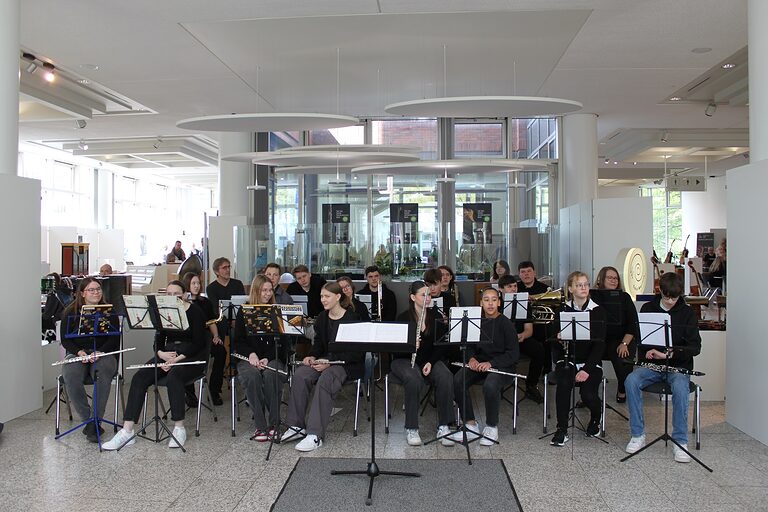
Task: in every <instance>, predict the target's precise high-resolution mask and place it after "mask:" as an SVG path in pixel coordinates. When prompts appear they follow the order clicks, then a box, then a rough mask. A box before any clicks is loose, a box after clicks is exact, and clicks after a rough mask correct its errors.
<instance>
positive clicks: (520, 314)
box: [504, 292, 528, 320]
mask: <svg viewBox="0 0 768 512" xmlns="http://www.w3.org/2000/svg"><path fill="white" fill-rule="evenodd" d="M515 298H517V309H516V310H515V318H514V319H515V320H525V319H527V318H528V292H519V293H505V294H504V316H505V317H507V318H509V319H510V320H512V304H513V303H514V300H515Z"/></svg>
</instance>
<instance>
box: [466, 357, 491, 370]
mask: <svg viewBox="0 0 768 512" xmlns="http://www.w3.org/2000/svg"><path fill="white" fill-rule="evenodd" d="M467 366H469V369H470V370H472V371H475V372H487V371H488V370H490V369H491V368H492V366H491V363H490V362H487V361H486V362H485V363H481V362H479V361H478V360H477V359H475V358H474V357H473V358H471V359H470V360H469V362H468V363H467Z"/></svg>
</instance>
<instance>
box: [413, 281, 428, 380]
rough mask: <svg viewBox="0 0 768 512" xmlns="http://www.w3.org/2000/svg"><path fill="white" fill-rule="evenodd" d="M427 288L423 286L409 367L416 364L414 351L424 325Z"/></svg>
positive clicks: (419, 341) (417, 348) (417, 345)
mask: <svg viewBox="0 0 768 512" xmlns="http://www.w3.org/2000/svg"><path fill="white" fill-rule="evenodd" d="M428 293H429V288H424V297H422V300H423V304H422V305H421V313H419V322H418V324H417V325H416V350H414V351H413V354H411V368H414V367H415V366H416V352H418V351H419V345H420V344H421V329H422V328H423V327H424V317H425V316H426V314H427V294H428Z"/></svg>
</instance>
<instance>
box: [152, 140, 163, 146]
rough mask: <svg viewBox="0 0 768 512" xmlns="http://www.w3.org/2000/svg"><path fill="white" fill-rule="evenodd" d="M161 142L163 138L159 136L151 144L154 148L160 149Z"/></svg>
mask: <svg viewBox="0 0 768 512" xmlns="http://www.w3.org/2000/svg"><path fill="white" fill-rule="evenodd" d="M162 143H163V139H161V138H160V137H158V138H157V141H155V143H154V144H152V147H153V148H155V149H160V145H161V144H162Z"/></svg>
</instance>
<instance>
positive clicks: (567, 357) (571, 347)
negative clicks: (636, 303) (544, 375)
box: [539, 311, 608, 460]
mask: <svg viewBox="0 0 768 512" xmlns="http://www.w3.org/2000/svg"><path fill="white" fill-rule="evenodd" d="M569 313H578V312H574V311H570V312H561V313H560V315H561V318H562V315H567V314H569ZM586 313H588V311H586ZM561 323H562V320H561ZM592 323H593V322H592V321H591V319H590V320H587V321H579V320H576V318H575V317H574V316H571V319H570V320H568V321H567V324H566V325H565V327H563V328H562V329H560V330H559V331H558V334H560V333H563V332H565V331H570V332H569V333H568V334H569V337H568V339H565V340H563V339H562V338H561V339H558V340H557V341H558V342H563V341H564V342H565V343H563V348H564V350H565V354H564V358H563V364H564V365H565V366H566V367H567V366H571V367H572V368H573V370H574V372H573V385H572V386H571V408H570V410H569V413H568V414H569V415H570V420H571V460H573V454H574V444H575V442H574V440H575V436H574V435H573V433H574V432H575V431H576V430H577V429H578V430H581V431H582V432H584V433H585V434H586V432H587V429H586V428H585V427H584V424H583V423H582V422H581V419H579V418H578V416H576V384H577V383H576V374H578V373H579V370H578V368H577V366H576V365H577V363H576V343H579V342H581V343H588V342H595V341H596V340H595V339H594V338H592V329H591V328H590V327H591V324H592ZM577 326H579V327H582V328H586V330H587V332H588V334H589V337H588V338H586V339H585V338H583V337H579V335H578V334H577V329H576V327H577ZM601 370H602V369H601ZM555 371H557V367H556V368H555ZM602 378H603V377H601V380H602ZM559 385H560V383H559V382H558V386H559ZM555 393H557V392H555ZM555 404H557V401H555ZM555 413H557V405H555ZM601 420H602V421H604V418H603V417H601ZM577 421H578V422H579V426H576V422H577ZM556 433H557V430H555V432H553V433H551V434H544V435H543V436H539V439H545V438H547V437H553V436H554V435H555V434H556ZM593 437H594V438H595V439H597V440H599V441H602V442H603V443H604V444H608V441H606V440H605V439H603V438H601V437H600V436H593Z"/></svg>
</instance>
